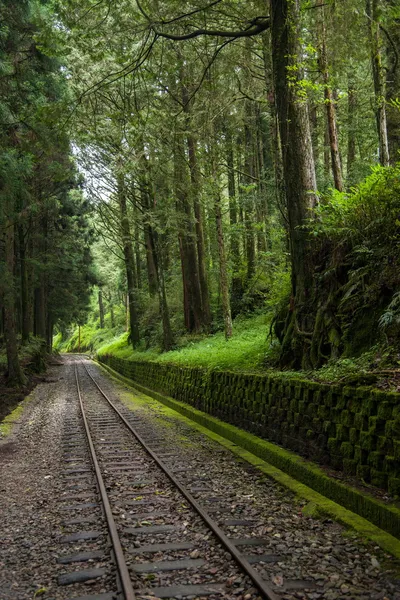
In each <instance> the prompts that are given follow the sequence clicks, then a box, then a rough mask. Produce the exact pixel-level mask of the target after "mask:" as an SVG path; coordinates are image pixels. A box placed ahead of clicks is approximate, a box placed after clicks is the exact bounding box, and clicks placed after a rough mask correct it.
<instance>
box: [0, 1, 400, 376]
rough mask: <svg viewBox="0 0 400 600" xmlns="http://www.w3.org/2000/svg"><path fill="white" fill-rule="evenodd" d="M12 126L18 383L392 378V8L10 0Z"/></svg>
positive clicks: (1, 82)
mask: <svg viewBox="0 0 400 600" xmlns="http://www.w3.org/2000/svg"><path fill="white" fill-rule="evenodd" d="M0 119H1V131H0V136H1V145H0V310H1V319H0V370H1V373H2V374H3V375H2V376H3V377H4V380H5V381H6V382H7V384H8V385H13V386H21V385H24V384H25V382H26V378H27V377H28V376H29V371H30V369H31V368H32V366H36V367H37V368H40V366H41V363H42V359H41V358H40V359H39V361H38V360H33V359H32V357H34V356H39V357H45V355H46V354H49V353H50V352H51V351H52V350H56V351H70V352H100V353H103V354H104V353H107V352H108V353H114V354H116V355H119V356H124V357H131V358H135V360H153V361H154V360H155V361H162V362H170V363H174V364H182V363H185V364H200V365H202V366H208V367H213V368H225V369H233V370H246V371H252V372H254V371H257V372H258V371H265V370H267V369H280V370H290V371H291V372H292V371H296V370H297V371H299V370H301V371H302V372H307V373H315V372H317V371H318V370H321V372H322V371H324V369H325V370H327V369H328V371H327V372H328V373H331V374H332V371H334V370H335V365H339V367H337V368H338V372H339V373H341V372H342V371H341V370H340V365H342V366H343V365H344V368H345V367H346V365H347V366H348V367H349V368H350V369H354V370H355V371H356V372H359V370H360V369H361V368H363V369H367V370H374V369H375V370H377V369H378V370H379V369H380V370H382V369H384V368H385V369H396V368H397V367H398V364H399V360H400V353H399V339H400V268H399V262H400V163H399V161H400V155H399V150H400V5H399V4H398V2H397V1H396V0H347V1H346V2H340V1H338V0H311V1H309V0H179V1H178V0H168V1H167V0H140V1H139V0H114V1H113V0H80V1H79V2H78V1H77V0H19V1H18V2H15V1H14V0H0ZM357 361H358V362H357ZM38 362H39V366H38V365H37V363H38ZM329 369H330V371H329Z"/></svg>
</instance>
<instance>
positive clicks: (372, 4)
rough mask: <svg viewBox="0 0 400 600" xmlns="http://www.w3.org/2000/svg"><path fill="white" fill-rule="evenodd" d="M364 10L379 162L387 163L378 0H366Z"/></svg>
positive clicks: (387, 148)
mask: <svg viewBox="0 0 400 600" xmlns="http://www.w3.org/2000/svg"><path fill="white" fill-rule="evenodd" d="M366 12H367V17H368V30H369V38H370V45H371V63H372V74H373V80H374V91H375V115H376V127H377V131H378V139H379V162H380V164H381V165H382V166H384V167H387V166H388V165H389V162H390V161H389V143H388V131H387V121H386V101H385V98H386V90H385V87H386V86H385V71H384V67H383V62H382V40H381V36H380V27H379V0H367V4H366Z"/></svg>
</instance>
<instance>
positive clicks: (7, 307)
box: [3, 211, 26, 386]
mask: <svg viewBox="0 0 400 600" xmlns="http://www.w3.org/2000/svg"><path fill="white" fill-rule="evenodd" d="M10 212H11V211H10ZM14 237H15V225H14V222H13V219H12V218H11V217H10V216H9V217H8V218H7V219H6V222H5V236H4V238H5V239H4V242H5V244H4V267H5V281H4V282H3V286H4V287H3V309H4V336H5V342H6V354H7V371H8V380H7V381H8V383H9V384H10V385H17V386H18V385H24V384H25V382H26V378H25V376H24V374H23V372H22V369H21V365H20V362H19V357H18V345H17V331H16V320H15V294H14V266H15V248H14Z"/></svg>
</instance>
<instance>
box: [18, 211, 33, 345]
mask: <svg viewBox="0 0 400 600" xmlns="http://www.w3.org/2000/svg"><path fill="white" fill-rule="evenodd" d="M18 243H19V259H20V277H21V312H22V323H21V338H22V343H23V344H25V343H27V342H29V337H30V334H31V321H30V306H29V287H28V272H27V266H26V243H25V235H24V227H23V225H22V224H21V223H19V225H18Z"/></svg>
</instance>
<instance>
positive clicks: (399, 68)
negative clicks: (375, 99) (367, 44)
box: [386, 0, 400, 164]
mask: <svg viewBox="0 0 400 600" xmlns="http://www.w3.org/2000/svg"><path fill="white" fill-rule="evenodd" d="M386 4H387V5H388V6H389V7H390V8H391V9H392V10H393V9H394V8H395V7H396V6H397V4H398V0H386ZM388 34H389V37H390V40H389V39H388V40H387V48H386V53H387V61H388V71H387V76H386V94H387V96H386V98H387V104H386V106H387V115H386V116H387V132H388V145H389V156H390V162H391V164H395V163H396V162H397V161H400V154H399V152H400V110H399V108H398V106H393V105H392V104H391V102H393V101H394V100H396V99H397V100H398V99H399V98H400V15H399V14H397V17H393V20H392V22H391V23H390V24H389V26H388Z"/></svg>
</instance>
